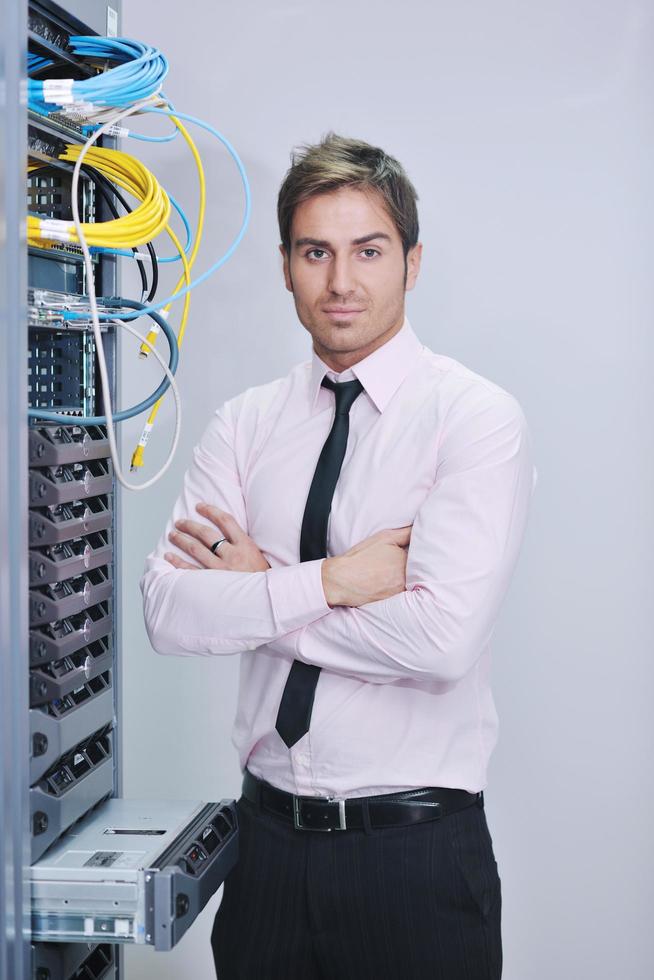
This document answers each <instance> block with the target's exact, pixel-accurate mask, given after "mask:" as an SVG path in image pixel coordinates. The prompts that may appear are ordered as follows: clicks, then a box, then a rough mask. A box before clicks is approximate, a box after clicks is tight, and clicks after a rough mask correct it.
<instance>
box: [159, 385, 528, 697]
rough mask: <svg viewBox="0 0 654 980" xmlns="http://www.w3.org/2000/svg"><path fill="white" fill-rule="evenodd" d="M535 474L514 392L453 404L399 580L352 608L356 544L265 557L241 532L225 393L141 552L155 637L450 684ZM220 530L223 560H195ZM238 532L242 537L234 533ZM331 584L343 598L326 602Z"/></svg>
mask: <svg viewBox="0 0 654 980" xmlns="http://www.w3.org/2000/svg"><path fill="white" fill-rule="evenodd" d="M535 482H536V471H535V468H534V466H533V462H532V452H531V442H530V437H529V432H528V429H527V425H526V420H525V418H524V414H523V412H522V409H521V408H520V405H519V404H518V402H517V401H516V400H515V399H514V398H513V397H512V396H511V395H509V394H508V393H497V392H489V393H485V394H484V397H483V398H481V399H479V400H478V403H477V405H476V407H475V410H474V411H472V412H471V411H470V410H469V407H468V408H467V409H463V408H462V409H461V411H460V412H459V413H458V415H457V412H456V411H454V412H453V413H452V418H451V419H450V421H449V424H448V426H447V428H446V431H445V433H444V435H443V438H442V441H441V444H440V446H439V453H438V466H437V469H436V479H435V482H434V484H433V487H432V488H431V490H430V492H429V494H428V495H427V497H426V498H425V500H424V501H423V503H422V505H421V506H420V508H419V509H418V511H417V513H416V515H415V518H414V522H413V526H412V529H411V533H410V543H409V547H408V552H406V553H404V557H403V562H404V565H405V588H404V589H403V590H402V591H398V592H396V593H395V594H392V595H389V596H388V597H386V598H381V599H376V600H374V601H370V602H364V603H363V604H354V603H353V604H352V605H349V604H347V602H348V595H347V588H346V583H347V582H348V580H349V581H350V582H351V581H352V579H351V575H350V573H351V572H352V570H353V568H354V564H353V563H354V562H355V561H356V560H357V557H358V560H359V562H360V563H361V562H362V556H361V554H360V553H359V554H358V556H357V555H356V554H355V555H354V556H352V555H351V554H350V552H348V553H346V554H345V555H344V556H341V557H337V558H333V559H332V558H328V559H318V560H316V561H309V562H301V563H298V564H296V565H286V566H277V567H272V568H270V567H268V568H266V567H265V566H266V565H268V562H267V561H266V559H265V557H264V556H263V555H261V552H260V551H259V549H258V548H257V546H256V543H255V542H253V541H252V539H251V538H249V537H248V536H247V516H246V510H245V502H244V499H243V491H242V487H241V483H240V480H239V476H238V469H237V465H236V460H235V456H234V424H233V419H232V416H231V408H230V405H229V403H226V404H225V405H224V406H223V407H222V408H221V409H220V410H219V411H218V412H217V413H216V415H215V416H214V418H213V420H212V422H211V423H210V425H209V426H208V428H207V430H206V431H205V433H204V435H203V437H202V440H201V442H200V444H199V446H198V447H196V449H195V450H194V458H193V462H192V464H191V466H190V467H189V469H188V471H187V473H186V476H185V479H184V486H183V489H182V492H181V494H180V496H179V498H178V500H177V502H176V503H175V507H174V510H173V514H172V517H171V519H170V520H169V522H168V524H167V526H166V530H165V532H164V534H163V536H162V538H161V540H160V542H159V544H158V546H157V548H156V549H155V551H154V552H153V553H152V554H151V555H150V556H148V559H147V560H146V569H145V572H144V575H143V578H142V580H141V589H142V592H143V598H144V610H145V621H146V626H147V629H148V634H149V636H150V640H151V643H152V645H153V647H154V648H155V650H157V651H158V652H159V653H162V654H185V653H190V654H205V655H211V654H233V653H239V652H241V651H244V650H254V649H256V648H257V647H260V646H264V645H265V649H264V650H262V651H261V654H264V653H265V650H266V649H267V650H271V651H273V652H275V653H278V654H282V655H284V656H285V657H287V658H289V659H293V658H296V659H299V660H303V661H305V662H307V663H312V664H316V665H317V666H320V667H323V668H326V669H328V670H332V671H335V672H339V673H343V674H348V675H352V676H355V677H358V678H361V679H363V680H366V681H369V682H372V683H392V682H395V681H398V680H402V679H406V678H414V679H421V680H436V681H444V682H456V681H457V680H459V679H460V678H461V677H463V676H464V675H465V674H466V673H467V672H468V671H469V670H470V669H471V668H472V667H473V666H474V664H475V663H476V661H477V659H478V658H479V656H480V655H481V652H482V650H483V649H484V647H485V646H486V644H487V642H488V640H489V638H490V636H491V633H492V631H493V628H494V625H495V622H496V619H497V615H498V612H499V609H500V606H501V604H502V601H503V599H504V597H505V595H506V592H507V590H508V587H509V584H510V581H511V576H512V574H513V570H514V568H515V564H516V562H517V559H518V555H519V551H520V545H521V543H522V539H523V536H524V531H525V528H526V523H527V517H528V511H529V503H530V500H531V496H532V493H533V489H534V487H535ZM207 500H211V501H212V505H214V506H215V507H217V508H218V513H220V512H222V515H221V516H220V517H219V518H218V520H219V522H222V523H219V526H216V524H215V523H214V521H212V519H211V516H210V515H211V512H210V511H209V510H207V509H206V508H204V509H202V507H201V509H200V511H198V510H197V509H196V508H197V506H198V505H202V504H203V503H204V502H206V501H207ZM224 515H226V518H225V516H224ZM214 516H215V517H217V515H214ZM198 517H199V518H200V521H198ZM202 519H204V520H202ZM225 519H227V522H228V523H227V524H225V523H224V522H225ZM230 519H231V520H232V521H233V522H235V523H232V524H230V523H229V520H230ZM178 521H185V522H186V523H185V525H184V527H185V529H186V530H185V531H183V532H182V535H181V536H180V537H177V538H175V539H174V540H173V541H172V543H171V541H170V539H169V536H170V535H171V534H173V535H174V534H175V533H176V530H177V529H176V528H175V523H176V522H178ZM189 522H190V523H189ZM220 527H224V528H225V529H227V528H228V527H229V528H231V532H232V533H231V535H227V536H228V537H229V541H228V542H226V544H225V545H224V546H221V548H220V552H221V553H222V552H223V550H224V554H225V558H224V559H220V558H218V559H216V561H217V564H214V563H213V561H212V562H211V563H209V562H208V559H204V560H206V561H207V564H203V557H201V558H200V559H198V556H204V555H205V554H206V555H207V556H210V558H211V559H213V558H214V556H213V555H211V552H209V550H208V546H207V542H208V540H209V537H211V538H212V540H216V539H217V538H221V537H223V536H225V534H224V532H223V533H221V531H220ZM235 528H238V529H239V531H240V532H241V534H242V536H243V537H242V538H241V539H240V542H239V543H236V538H237V537H238V535H237V534H236V531H235ZM178 533H179V532H178ZM396 533H397V532H396ZM244 539H247V541H245V540H244ZM367 541H368V542H370V541H371V539H367ZM232 542H234V543H233V544H232V548H233V549H234V550H232V551H231V559H230V557H229V554H230V548H229V547H228V545H229V544H230V543H232ZM364 544H366V543H365V542H364ZM386 545H387V546H390V544H389V542H388V540H387V541H386ZM394 547H396V548H398V550H399V549H400V546H399V545H395V546H394ZM200 549H202V551H201V550H200ZM352 550H353V551H355V552H356V550H357V549H356V548H355V549H352ZM194 552H195V553H194ZM257 553H258V555H259V556H260V559H258V558H257V557H256V554H257ZM166 554H169V555H170V559H169V560H167V559H166V557H165V555H166ZM371 554H372V552H371V553H370V555H371ZM370 555H369V556H366V557H368V558H369V557H370ZM377 555H378V556H380V555H381V551H380V550H379V549H378V550H377ZM388 555H389V560H390V552H388ZM230 560H231V561H232V562H235V564H234V566H233V567H230ZM259 560H260V562H261V563H260V565H259V566H257V562H258V561H259ZM393 560H395V558H394V559H393ZM220 562H222V564H220ZM339 562H340V565H339V564H338V563H339ZM348 562H349V564H348ZM207 566H208V567H207ZM243 568H247V569H254V568H256V570H240V569H243ZM339 591H340V594H341V595H340V599H339V601H341V602H344V604H333V599H334V597H335V596H338V595H339ZM328 599H330V600H332V602H331V603H330V601H328ZM332 604H333V608H332Z"/></svg>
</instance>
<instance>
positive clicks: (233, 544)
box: [164, 504, 270, 572]
mask: <svg viewBox="0 0 654 980" xmlns="http://www.w3.org/2000/svg"><path fill="white" fill-rule="evenodd" d="M195 509H196V510H197V512H198V514H201V515H202V516H203V517H206V518H207V519H208V520H210V521H211V522H212V524H214V525H215V529H214V528H212V527H210V526H209V525H207V524H199V523H198V522H197V521H189V520H182V521H176V522H175V528H176V530H175V531H171V533H170V534H169V535H168V537H169V539H170V541H172V543H173V544H174V545H176V546H177V547H178V548H179V549H180V550H181V551H185V552H186V554H187V555H188V556H189V557H190V558H192V559H193V560H194V562H195V564H191V563H190V562H187V561H184V560H183V559H182V558H180V557H179V556H178V555H175V554H173V553H172V552H167V553H166V554H165V555H164V558H165V559H166V561H168V562H170V564H171V565H174V566H175V568H186V569H190V570H194V571H197V570H198V569H200V568H213V569H224V570H227V571H230V572H264V571H266V569H268V568H270V565H269V564H268V562H267V561H266V559H265V558H264V556H263V554H262V553H261V551H260V550H259V548H258V547H257V545H256V544H255V542H254V541H253V540H252V538H250V537H248V535H247V534H246V533H245V531H244V530H243V529H242V528H241V527H240V525H239V524H238V522H237V521H236V519H235V518H234V517H232V515H231V514H228V513H226V511H224V510H219V509H218V508H217V507H211V506H210V505H209V504H198V505H197V507H196V508H195ZM220 538H225V539H226V540H225V541H223V543H222V544H221V545H220V547H219V548H217V549H216V551H215V554H214V553H213V552H212V551H211V545H212V544H214V543H215V542H216V541H219V540H220Z"/></svg>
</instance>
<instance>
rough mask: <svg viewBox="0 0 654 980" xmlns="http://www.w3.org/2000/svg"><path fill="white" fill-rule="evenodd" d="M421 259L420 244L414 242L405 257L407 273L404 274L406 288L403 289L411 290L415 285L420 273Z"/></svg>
mask: <svg viewBox="0 0 654 980" xmlns="http://www.w3.org/2000/svg"><path fill="white" fill-rule="evenodd" d="M421 258H422V242H416V244H415V245H414V246H413V248H410V249H409V251H408V252H407V256H406V264H407V273H406V286H405V289H406V290H409V289H413V287H414V286H415V284H416V279H417V278H418V273H419V272H420V260H421Z"/></svg>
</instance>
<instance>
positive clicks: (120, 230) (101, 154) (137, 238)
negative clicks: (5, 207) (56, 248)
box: [27, 144, 171, 248]
mask: <svg viewBox="0 0 654 980" xmlns="http://www.w3.org/2000/svg"><path fill="white" fill-rule="evenodd" d="M80 150H81V146H80V145H79V144H71V145H69V146H67V147H66V150H65V151H64V152H63V153H61V154H60V155H59V159H60V160H67V161H69V162H72V163H74V162H75V161H76V160H77V157H78V156H79V153H80ZM85 162H86V163H88V164H89V166H92V167H94V168H95V169H96V170H99V171H100V172H101V173H103V174H105V175H106V176H107V177H108V178H109V179H110V180H111V181H113V183H115V184H117V185H118V186H119V187H122V188H123V189H124V190H126V191H128V192H129V193H130V194H132V195H133V196H134V197H136V198H138V199H139V200H140V201H141V203H140V204H139V206H138V207H137V208H135V209H134V210H133V211H132V212H131V213H130V214H126V215H122V216H121V217H120V218H113V219H112V220H109V221H98V222H93V223H87V224H83V225H82V230H83V232H84V236H85V238H86V242H87V244H88V245H93V246H100V247H104V248H133V247H135V246H136V245H144V244H145V243H146V242H150V241H152V240H153V239H154V238H156V237H157V236H158V235H159V234H161V232H162V231H164V230H166V229H167V226H168V219H169V217H170V210H171V205H170V199H169V197H168V195H167V194H166V192H165V190H164V189H163V187H162V186H161V185H160V184H159V182H158V180H157V179H156V177H155V176H154V174H152V173H151V171H149V170H148V169H147V167H145V166H144V165H143V164H142V163H141V162H140V161H139V160H137V159H136V158H135V157H132V156H130V155H129V154H127V153H123V152H122V151H121V150H110V149H108V148H105V147H92V148H91V149H90V150H89V151H88V153H87V154H86V157H85ZM31 169H35V165H32V168H31ZM27 237H28V243H29V244H30V245H36V246H37V247H42V246H43V242H44V241H46V242H53V241H54V242H58V241H61V242H70V243H78V241H79V240H78V238H77V232H76V231H75V225H74V224H73V222H72V221H61V220H58V219H52V218H37V217H34V216H33V215H28V218H27Z"/></svg>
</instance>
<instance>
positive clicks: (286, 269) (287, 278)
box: [279, 244, 293, 293]
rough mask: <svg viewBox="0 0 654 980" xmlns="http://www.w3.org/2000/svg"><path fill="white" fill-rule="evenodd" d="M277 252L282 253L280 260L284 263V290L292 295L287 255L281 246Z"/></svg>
mask: <svg viewBox="0 0 654 980" xmlns="http://www.w3.org/2000/svg"><path fill="white" fill-rule="evenodd" d="M279 251H280V252H281V253H282V259H283V260H284V262H283V270H284V282H285V283H286V288H287V289H288V291H289V293H292V292H293V280H292V279H291V270H290V267H289V259H288V255H287V253H286V249H285V248H284V246H283V245H281V244H280V246H279Z"/></svg>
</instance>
